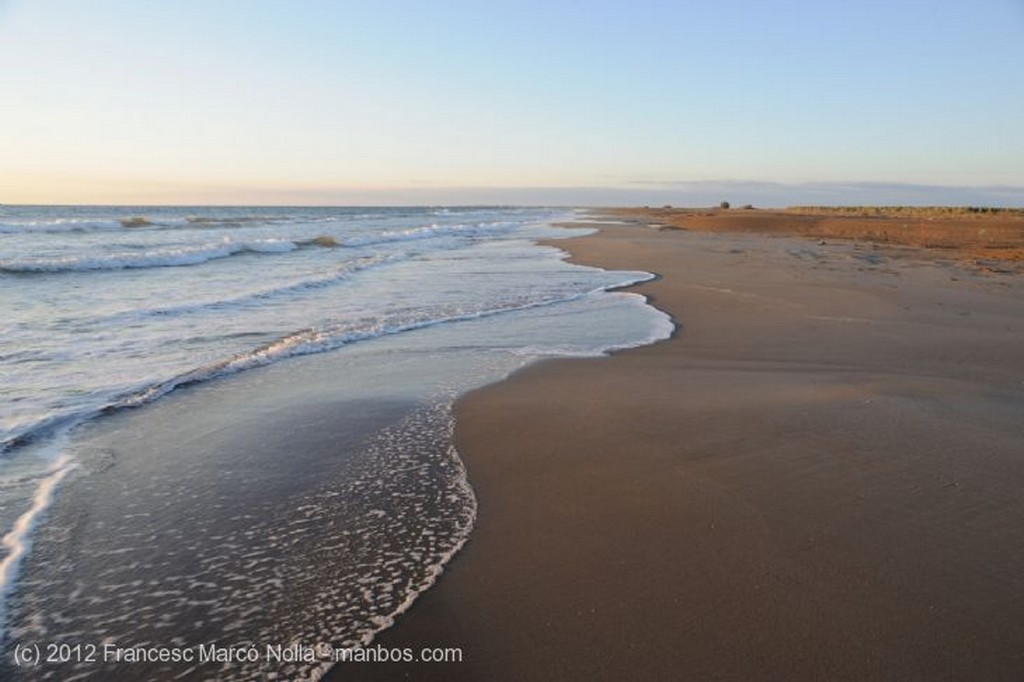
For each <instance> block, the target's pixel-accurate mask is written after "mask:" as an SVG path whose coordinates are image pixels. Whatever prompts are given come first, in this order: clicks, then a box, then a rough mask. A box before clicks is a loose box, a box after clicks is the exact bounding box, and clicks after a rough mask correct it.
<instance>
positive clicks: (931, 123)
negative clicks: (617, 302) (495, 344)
mask: <svg viewBox="0 0 1024 682" xmlns="http://www.w3.org/2000/svg"><path fill="white" fill-rule="evenodd" d="M0 64H2V68H0V97H2V105H0V202H9V203H15V202H44V203H60V202H91V203H97V202H98V203H103V202H122V203H124V202H135V203H144V202H158V203H211V202H212V203H254V202H255V203H326V204H333V203H422V202H427V203H451V202H460V203H461V202H474V201H484V202H487V201H505V200H507V201H516V202H528V203H532V202H540V203H549V202H554V203H648V202H652V201H662V200H664V201H666V202H668V201H670V200H671V198H672V197H678V198H679V199H678V201H677V202H675V203H680V204H682V203H686V200H687V199H694V200H698V199H699V200H705V195H706V199H707V200H712V199H713V198H715V197H718V196H720V195H722V194H725V193H727V194H730V198H731V199H733V200H734V201H742V202H745V201H746V199H747V197H751V198H752V200H754V199H756V200H757V201H759V202H761V203H766V204H772V203H776V204H784V203H795V202H798V201H811V200H813V199H815V198H821V199H825V200H829V199H831V200H832V201H836V200H840V201H844V202H845V203H875V202H877V199H878V198H880V197H885V198H887V199H890V200H892V201H906V202H916V203H962V202H961V201H959V200H960V199H971V198H973V197H974V196H975V195H978V197H980V198H981V199H986V198H987V199H989V200H990V201H989V203H1010V204H1024V0H974V1H973V2H964V1H963V0H955V1H954V0H928V1H926V0H888V1H886V2H880V1H875V0H859V1H858V2H850V1H849V0H847V1H843V2H839V1H831V0H819V1H817V2H813V1H810V0H807V1H804V0H770V1H769V0H765V1H759V0H753V1H747V2H738V1H731V2H730V1H728V0H717V1H710V0H709V1H706V2H684V1H680V0H677V1H668V0H666V1H663V2H654V1H646V2H645V1H644V0H632V1H619V0H614V1H612V0H590V1H582V0H577V1H572V2H570V1H564V0H547V1H545V2H539V1H535V0H516V1H515V2H508V1H505V0H486V1H485V0H480V1H476V2H470V1H468V0H465V1H457V0H431V1H422V2H420V1H412V0H407V1H402V2H397V1H388V0H373V1H366V2H363V1H355V0H353V1H343V0H335V1H327V0H322V1H317V0H289V1H269V0H268V1H264V0H203V1H193V0H166V1H159V2H158V1H154V0H147V1H142V0H121V1H119V2H114V1H112V0H90V1H83V0H6V1H5V0H0ZM972 193H973V194H972ZM974 203H980V202H974Z"/></svg>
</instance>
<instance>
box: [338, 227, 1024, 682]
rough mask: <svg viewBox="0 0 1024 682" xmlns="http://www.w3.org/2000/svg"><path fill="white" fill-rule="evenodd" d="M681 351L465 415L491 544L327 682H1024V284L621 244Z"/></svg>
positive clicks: (566, 367)
mask: <svg viewBox="0 0 1024 682" xmlns="http://www.w3.org/2000/svg"><path fill="white" fill-rule="evenodd" d="M561 245H562V246H563V247H565V248H568V249H569V250H570V251H571V252H572V254H573V256H574V258H575V259H576V260H577V261H579V262H583V263H588V264H594V265H600V266H602V267H608V268H622V269H641V270H648V271H652V272H656V273H659V274H661V275H662V277H661V278H660V279H658V280H656V281H653V282H651V283H647V284H644V285H642V286H639V287H636V289H635V290H636V291H639V292H641V293H644V294H646V295H647V296H649V297H651V299H652V302H653V303H654V304H655V305H656V306H658V307H659V308H661V309H663V310H665V311H667V312H669V313H670V314H671V315H672V316H673V317H674V318H675V319H676V320H677V321H678V323H679V324H680V329H679V332H678V334H677V335H676V336H675V337H674V338H673V339H671V340H670V341H667V342H663V343H659V344H656V345H654V346H648V347H644V348H639V349H634V350H629V351H624V352H620V353H617V354H615V355H614V356H613V357H610V358H598V359H578V360H577V359H571V360H555V361H549V362H545V363H540V364H537V365H534V366H531V367H529V368H527V369H526V370H524V371H521V372H519V373H518V374H516V375H514V376H513V377H512V378H510V379H509V380H507V381H504V382H501V383H499V384H496V385H493V386H490V387H487V388H484V389H481V390H478V391H476V392H474V393H471V394H470V395H469V396H468V397H466V398H464V399H463V400H462V401H461V402H460V403H459V405H458V408H457V417H458V432H457V437H458V446H459V450H460V452H461V454H462V456H463V458H464V459H465V461H466V463H467V466H468V468H469V475H470V480H471V482H472V484H473V486H474V487H475V489H476V491H477V494H478V497H479V503H480V516H479V522H478V525H477V528H476V530H475V531H474V534H473V536H472V538H471V541H470V542H469V544H468V545H467V546H466V548H465V549H464V550H463V552H462V553H460V555H459V556H457V557H456V559H455V560H454V561H453V562H452V564H451V565H450V566H449V568H448V570H447V571H446V573H445V574H444V575H443V576H442V577H441V579H440V580H439V581H438V584H437V585H435V587H434V588H432V589H431V590H429V591H428V592H427V593H425V594H424V595H423V596H422V597H421V598H420V600H419V601H417V603H416V604H415V606H414V607H413V608H412V609H411V611H409V612H408V613H406V614H404V615H403V616H402V617H401V618H400V619H399V622H398V623H397V625H396V626H395V627H394V628H392V629H391V630H389V631H386V632H385V633H383V634H382V635H381V636H380V637H379V638H378V639H377V642H376V644H380V645H381V646H384V647H414V648H417V649H418V648H419V647H420V646H450V647H461V648H462V649H463V655H464V661H463V662H462V663H460V664H410V665H391V664H388V665H379V664H342V665H340V666H338V667H336V668H335V670H334V671H333V672H334V675H332V677H334V678H335V679H345V680H368V679H416V680H420V679H426V680H595V679H600V680H622V679H641V680H655V679H659V680H661V679H664V680H668V679H678V680H710V679H718V680H787V681H792V680H890V679H892V680H895V679H899V680H981V679H984V680H1020V679H1024V493H1022V490H1024V278H1020V277H1017V276H1013V275H1008V274H991V273H981V272H978V271H964V270H962V269H960V268H958V267H957V266H955V265H951V264H944V263H936V262H935V261H934V260H929V259H927V258H922V257H920V254H919V253H917V252H915V251H912V250H907V249H884V248H872V247H870V246H859V245H856V244H853V243H850V242H841V243H835V244H826V245H818V244H817V243H816V242H809V241H807V240H801V239H794V238H781V237H766V236H760V235H750V234H703V233H699V232H690V231H676V230H671V231H665V230H661V231H659V230H656V229H646V228H642V227H637V226H631V227H622V226H618V227H607V228H605V229H603V230H602V232H601V233H600V234H598V235H596V236H592V237H586V238H582V239H576V240H571V241H569V242H563V243H561Z"/></svg>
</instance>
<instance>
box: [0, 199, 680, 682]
mask: <svg viewBox="0 0 1024 682" xmlns="http://www.w3.org/2000/svg"><path fill="white" fill-rule="evenodd" d="M588 220H589V218H588V217H587V215H586V214H584V213H583V212H581V211H577V210H571V209H552V208H523V207H413V208H409V207H401V208H395V207H371V208H366V207H346V208H320V207H318V208H288V207H202V206H195V207H140V206H117V207H112V206H107V207H97V206H45V207H44V206H0V536H2V543H0V627H2V643H0V647H2V649H3V658H2V660H0V678H2V679H11V680H22V679H25V680H28V679H32V680H36V679H54V680H76V679H103V680H119V679H125V680H147V679H153V680H163V679H171V678H176V679H208V678H214V679H221V680H236V679H237V680H250V679H275V678H277V679H309V680H315V679H317V678H318V677H319V676H320V675H321V674H322V673H323V672H324V671H325V670H326V669H328V668H329V667H330V666H331V659H330V656H329V655H327V654H325V655H323V656H320V655H319V654H318V656H317V658H316V660H308V659H305V658H303V660H280V657H275V656H273V655H271V654H272V652H270V651H268V647H274V646H277V647H282V648H286V647H289V646H292V647H306V648H315V649H316V651H318V652H329V651H337V650H342V649H347V648H351V647H359V646H366V645H368V644H369V643H370V642H371V641H372V638H373V636H374V634H375V633H377V632H379V631H380V630H382V629H385V628H387V627H389V626H390V625H391V624H392V623H393V622H394V618H395V617H396V616H397V615H398V614H400V613H401V612H402V611H404V610H405V609H407V608H410V606H411V605H412V604H413V601H414V600H415V598H416V596H417V595H418V594H419V593H421V592H422V591H423V590H425V589H427V588H428V587H429V586H430V585H431V584H432V583H433V582H434V580H435V579H436V578H437V576H438V575H439V573H440V572H441V571H442V569H443V566H444V564H445V563H446V562H447V561H448V560H449V559H450V558H451V557H452V556H454V555H455V554H456V552H457V551H458V550H459V548H460V547H462V545H463V544H464V543H465V542H466V540H467V539H468V538H470V537H471V534H472V528H473V522H474V519H475V517H476V510H477V504H478V501H477V499H476V497H475V495H474V493H473V489H472V473H471V472H469V473H468V474H467V471H466V468H465V466H464V465H463V462H462V460H461V459H460V457H459V454H458V452H457V451H456V449H455V445H454V438H453V434H454V429H455V421H454V417H453V409H452V408H453V404H454V402H455V400H456V399H457V398H458V397H459V396H460V395H463V394H464V393H466V392H467V391H470V390H472V389H474V388H477V387H479V386H483V385H485V384H488V383H492V382H494V381H497V380H500V379H502V378H503V377H505V376H507V375H508V374H509V373H511V372H513V371H515V370H517V369H519V368H521V367H523V366H525V365H526V364H529V363H531V362H534V361H537V360H539V359H543V358H547V357H553V356H602V355H606V354H608V353H609V352H611V351H613V350H616V349H622V348H629V347H635V346H640V345H644V344H649V343H653V342H655V341H658V340H660V339H664V338H667V337H668V336H669V335H671V333H672V330H673V325H672V322H671V320H670V319H669V318H668V317H667V316H666V315H665V314H663V313H661V312H660V311H658V310H656V309H655V308H653V307H652V306H650V305H648V304H647V302H646V300H645V299H644V298H643V297H642V296H640V295H638V294H635V293H629V292H623V291H617V289H619V288H621V287H624V286H626V285H629V284H633V283H637V282H642V281H645V280H647V279H649V278H651V277H652V275H650V274H649V273H644V272H624V271H609V270H603V269H600V268H595V267H587V266H583V265H577V264H573V263H570V262H568V261H567V254H566V252H565V251H563V250H561V249H559V248H557V246H555V245H553V242H554V243H557V240H561V239H565V238H570V237H574V236H579V235H584V234H587V233H588V232H590V231H591V230H592V228H590V227H588V226H587V221H588ZM566 223H570V226H567V225H566ZM542 240H543V243H540V242H541V241H542ZM496 437H514V435H510V434H506V435H499V436H496ZM203 647H206V648H205V649H204V648H203ZM216 647H220V648H216ZM253 649H255V650H257V651H258V656H256V657H255V658H253V657H252V655H251V651H252V650H253ZM218 651H229V652H234V653H233V654H232V659H231V660H224V659H223V656H224V655H225V654H221V659H211V656H212V654H213V653H214V652H218ZM279 651H280V650H279ZM117 652H122V653H120V654H118V653H117ZM204 652H205V653H204ZM236 654H237V655H236ZM161 657H163V658H164V659H166V660H154V659H160V658H161ZM292 658H295V657H294V656H293V657H292ZM300 658H301V657H300Z"/></svg>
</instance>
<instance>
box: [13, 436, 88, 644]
mask: <svg viewBox="0 0 1024 682" xmlns="http://www.w3.org/2000/svg"><path fill="white" fill-rule="evenodd" d="M65 435H66V434H62V435H61V436H59V437H58V438H56V439H54V442H53V443H52V444H51V445H50V449H51V450H52V451H57V452H59V451H60V450H62V449H63V446H64V444H65V442H66V438H65ZM76 466H77V464H76V463H75V461H74V460H73V459H72V458H71V456H70V455H67V454H61V455H59V456H58V457H57V458H56V459H55V460H54V462H53V464H51V465H50V467H49V468H48V469H47V472H46V475H45V476H43V477H42V478H41V479H40V480H39V483H38V486H37V487H36V491H35V494H34V495H33V496H32V504H31V506H30V507H29V508H28V509H27V510H26V511H25V512H24V513H23V514H22V515H21V516H19V517H18V520H17V521H15V522H14V526H13V527H12V528H11V530H10V531H9V532H8V533H7V534H6V535H4V537H3V539H2V540H0V545H2V546H3V547H4V548H5V549H6V550H7V555H6V556H5V557H4V558H3V560H0V642H3V641H4V639H5V638H6V637H7V625H6V621H7V599H8V597H9V596H10V592H11V590H12V588H13V587H14V584H15V581H16V580H17V577H18V569H19V567H20V565H21V560H22V558H23V557H24V556H25V554H26V553H27V552H28V550H29V547H30V546H31V544H32V541H31V535H32V531H33V529H34V528H35V527H36V524H38V523H39V520H40V519H41V517H42V516H43V514H45V513H46V510H47V509H48V508H49V507H50V504H51V503H52V502H53V499H54V496H55V495H56V491H57V487H58V486H59V485H60V482H61V481H62V480H64V477H65V476H67V475H68V473H70V472H71V470H72V469H74V468H75V467H76Z"/></svg>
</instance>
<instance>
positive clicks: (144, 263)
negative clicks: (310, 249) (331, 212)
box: [0, 235, 337, 273]
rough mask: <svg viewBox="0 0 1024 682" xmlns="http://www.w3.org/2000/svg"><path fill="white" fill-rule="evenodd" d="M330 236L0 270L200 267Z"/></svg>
mask: <svg viewBox="0 0 1024 682" xmlns="http://www.w3.org/2000/svg"><path fill="white" fill-rule="evenodd" d="M335 244H337V242H336V240H335V239H334V238H333V237H330V236H327V235H324V236H321V237H316V238H314V239H309V240H299V241H291V240H289V239H255V240H250V241H233V240H231V239H228V238H226V237H225V238H224V239H223V240H221V241H219V242H213V243H208V244H200V245H197V246H175V247H167V248H158V249H153V250H151V251H142V252H131V251H121V252H118V253H108V254H102V255H83V256H61V257H58V258H45V257H31V258H15V259H9V260H3V261H0V271H2V272H11V273H33V272H84V271H90V270H124V269H128V268H166V267H179V266H185V265H199V264H201V263H205V262H207V261H211V260H217V259H219V258H228V257H230V256H236V255H241V254H247V253H257V254H268V253H269V254H272V253H287V252H289V251H294V250H295V249H297V248H300V247H302V246H332V245H335Z"/></svg>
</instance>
